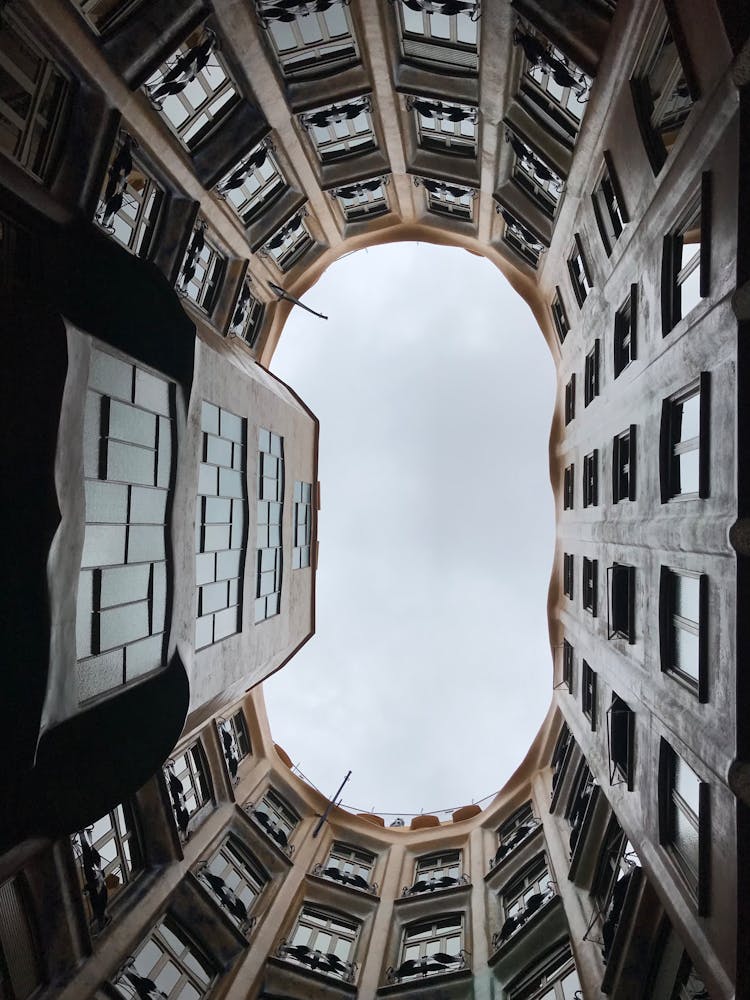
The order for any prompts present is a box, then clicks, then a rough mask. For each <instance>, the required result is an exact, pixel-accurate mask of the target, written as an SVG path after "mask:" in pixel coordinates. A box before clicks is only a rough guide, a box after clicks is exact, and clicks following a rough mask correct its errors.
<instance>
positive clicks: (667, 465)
mask: <svg viewBox="0 0 750 1000" xmlns="http://www.w3.org/2000/svg"><path fill="white" fill-rule="evenodd" d="M709 390H710V375H709V373H708V372H703V373H702V374H701V376H700V379H699V380H698V381H696V382H694V383H692V384H691V385H689V386H688V387H687V388H685V389H683V390H682V391H681V392H678V393H676V394H675V395H674V396H671V397H670V398H669V399H665V400H664V402H663V404H662V419H661V462H660V464H661V501H662V503H666V502H667V501H668V500H670V499H675V498H678V497H679V498H680V499H692V498H695V497H700V498H706V497H708V495H709V420H710V392H709Z"/></svg>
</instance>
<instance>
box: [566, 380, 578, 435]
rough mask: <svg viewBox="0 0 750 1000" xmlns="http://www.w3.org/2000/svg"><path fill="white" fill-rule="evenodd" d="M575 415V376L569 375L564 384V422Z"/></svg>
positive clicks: (572, 418) (567, 421)
mask: <svg viewBox="0 0 750 1000" xmlns="http://www.w3.org/2000/svg"><path fill="white" fill-rule="evenodd" d="M575 415H576V377H575V374H573V375H571V376H570V379H569V380H568V383H567V385H566V386H565V423H566V424H569V423H570V422H571V421H572V420H574V419H575Z"/></svg>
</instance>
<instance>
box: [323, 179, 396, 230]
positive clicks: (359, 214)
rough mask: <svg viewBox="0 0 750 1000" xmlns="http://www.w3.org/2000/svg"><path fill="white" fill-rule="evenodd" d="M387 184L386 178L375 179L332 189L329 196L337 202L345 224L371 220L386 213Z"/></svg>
mask: <svg viewBox="0 0 750 1000" xmlns="http://www.w3.org/2000/svg"><path fill="white" fill-rule="evenodd" d="M387 183H388V178H387V177H375V178H373V179H372V180H369V181H360V182H358V183H357V184H347V185H345V186H344V187H338V188H334V189H333V190H332V191H331V196H332V197H334V198H336V200H337V201H338V203H339V205H340V206H341V210H342V211H343V213H344V218H345V219H346V221H347V222H357V221H358V220H361V219H371V218H373V217H374V216H377V215H383V214H384V213H385V212H387V211H388V199H387V198H386V196H385V186H386V184H387Z"/></svg>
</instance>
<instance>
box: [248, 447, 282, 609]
mask: <svg viewBox="0 0 750 1000" xmlns="http://www.w3.org/2000/svg"><path fill="white" fill-rule="evenodd" d="M274 448H275V449H276V450H275V451H274V450H273V449H274ZM257 454H258V475H257V491H256V497H257V502H256V532H257V533H256V549H257V554H258V555H257V563H256V576H255V613H254V622H255V625H259V624H261V622H264V621H268V619H269V618H274V617H276V615H279V614H280V613H281V591H282V587H283V582H284V530H283V525H284V500H285V492H286V469H285V460H284V438H283V436H282V435H281V434H276V433H274V432H273V431H270V430H268V429H267V428H265V427H259V428H258V452H257ZM266 455H268V456H269V459H270V460H273V459H275V468H276V474H275V476H270V475H266V474H265V471H266V466H267V465H268V466H269V468H271V469H273V468H274V463H273V462H272V461H268V462H267V460H266V458H265V456H266ZM271 482H275V484H276V486H275V489H271V487H270V485H268V486H267V485H266V484H267V483H271ZM267 491H268V496H267V495H266V493H267ZM263 517H265V518H267V520H261V519H262V518H263ZM274 517H277V518H278V520H272V518H274ZM273 540H277V544H273V545H272V544H271V542H272V541H273ZM261 542H265V544H261ZM268 553H273V555H268ZM271 562H272V563H273V565H272V566H271V567H270V568H269V563H271ZM271 573H272V574H273V590H270V591H268V590H266V591H265V592H264V593H262V591H264V588H265V586H266V578H267V577H268V576H269V574H271ZM261 601H262V602H263V604H262V606H261V604H260V603H259V602H261Z"/></svg>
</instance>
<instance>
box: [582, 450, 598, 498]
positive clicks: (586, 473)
mask: <svg viewBox="0 0 750 1000" xmlns="http://www.w3.org/2000/svg"><path fill="white" fill-rule="evenodd" d="M598 504H599V451H598V449H597V448H594V450H593V451H592V452H591V454H590V455H584V458H583V506H584V507H596V506H597V505H598Z"/></svg>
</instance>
